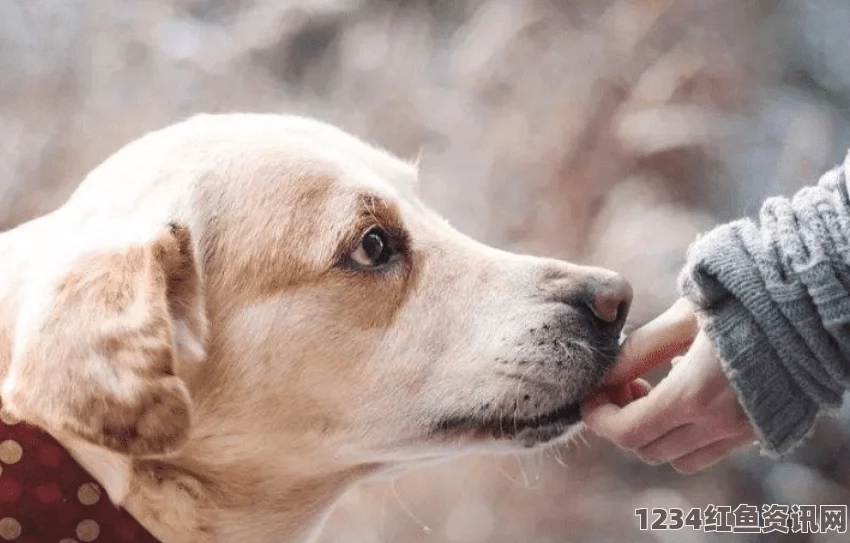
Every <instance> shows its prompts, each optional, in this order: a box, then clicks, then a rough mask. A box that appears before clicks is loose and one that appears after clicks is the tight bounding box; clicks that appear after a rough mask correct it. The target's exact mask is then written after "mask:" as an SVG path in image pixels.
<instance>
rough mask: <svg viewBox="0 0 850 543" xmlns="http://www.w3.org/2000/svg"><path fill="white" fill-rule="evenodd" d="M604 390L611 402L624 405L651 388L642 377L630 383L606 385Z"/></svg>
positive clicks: (641, 396) (643, 394)
mask: <svg viewBox="0 0 850 543" xmlns="http://www.w3.org/2000/svg"><path fill="white" fill-rule="evenodd" d="M605 390H606V393H607V394H608V398H609V399H610V401H611V403H613V404H616V405H618V406H620V407H625V406H627V405H629V404H630V403H632V402H633V401H635V400H637V399H640V398H643V397H644V396H646V395H647V394H649V391H650V390H652V385H650V384H649V383H648V382H647V381H646V380H644V379H635V380H634V381H632V382H631V383H623V384H621V385H614V386H612V387H607V388H606V389H605Z"/></svg>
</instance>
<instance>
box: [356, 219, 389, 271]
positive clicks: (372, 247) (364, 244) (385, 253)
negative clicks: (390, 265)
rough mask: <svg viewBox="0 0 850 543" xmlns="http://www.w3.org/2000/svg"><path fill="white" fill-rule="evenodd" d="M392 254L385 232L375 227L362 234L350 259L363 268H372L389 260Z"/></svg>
mask: <svg viewBox="0 0 850 543" xmlns="http://www.w3.org/2000/svg"><path fill="white" fill-rule="evenodd" d="M394 254H395V251H394V250H393V248H392V247H391V246H390V238H389V236H388V235H387V233H386V232H385V231H384V230H383V229H382V228H379V227H375V228H372V229H371V230H369V231H367V232H366V233H365V234H363V238H361V240H360V243H359V244H358V245H357V248H356V249H354V252H353V253H351V260H353V261H354V262H355V263H357V264H358V265H359V266H363V267H364V268H374V267H375V266H381V265H383V264H386V263H387V262H389V261H390V258H392V256H393V255H394Z"/></svg>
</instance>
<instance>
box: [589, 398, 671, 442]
mask: <svg viewBox="0 0 850 543" xmlns="http://www.w3.org/2000/svg"><path fill="white" fill-rule="evenodd" d="M582 418H583V419H584V422H585V423H586V424H587V427H588V428H590V430H591V431H592V432H593V433H595V434H597V435H599V436H601V437H603V438H605V439H607V440H609V441H612V442H613V443H615V444H617V445H619V446H620V447H624V448H626V449H632V450H637V449H640V448H641V447H644V446H645V445H647V444H648V443H651V442H652V441H654V440H655V439H658V438H659V437H660V436H662V435H664V434H666V433H667V432H669V431H670V430H672V429H673V428H675V427H676V426H678V425H679V424H681V421H679V420H678V415H677V414H676V413H674V412H671V409H670V402H669V400H667V397H666V395H663V394H662V393H660V392H659V389H657V388H656V389H653V390H651V391H650V392H649V393H648V394H647V395H646V396H644V397H643V398H640V399H637V400H635V401H633V402H632V403H630V404H628V405H627V406H625V407H619V406H617V405H615V404H614V403H610V402H609V403H597V402H592V403H589V404H582Z"/></svg>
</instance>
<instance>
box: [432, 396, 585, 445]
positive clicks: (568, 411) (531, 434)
mask: <svg viewBox="0 0 850 543" xmlns="http://www.w3.org/2000/svg"><path fill="white" fill-rule="evenodd" d="M580 423H581V410H580V407H579V404H578V403H569V404H566V405H563V406H561V407H558V408H557V409H554V410H552V411H550V412H548V413H543V414H540V415H537V416H535V417H530V418H514V417H507V416H502V417H492V418H486V417H484V418H482V417H481V416H480V415H479V416H477V417H450V418H445V419H442V420H441V421H440V422H439V423H438V424H437V427H436V429H435V433H436V434H441V435H443V436H446V437H449V436H454V437H466V438H472V439H474V440H476V441H488V440H493V441H500V442H510V443H512V444H516V445H520V446H523V447H527V448H530V447H534V446H536V445H541V444H544V443H549V442H551V441H553V440H555V439H557V438H559V437H561V436H563V435H565V434H567V433H568V432H569V430H570V429H572V428H574V427H577V426H578V425H579V424H580Z"/></svg>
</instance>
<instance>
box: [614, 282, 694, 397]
mask: <svg viewBox="0 0 850 543" xmlns="http://www.w3.org/2000/svg"><path fill="white" fill-rule="evenodd" d="M697 332H699V324H698V323H697V317H696V313H695V312H694V308H693V304H691V303H690V302H689V301H688V300H685V299H684V298H682V299H680V300H679V301H677V302H676V303H675V304H673V305H672V306H670V308H669V309H668V310H667V311H665V312H664V313H662V314H661V315H659V316H658V317H656V318H655V319H653V320H652V321H650V322H649V323H647V324H645V325H644V326H642V327H640V328H638V329H637V330H635V331H634V332H632V333H631V334H630V335H629V337H628V338H627V339H626V342H625V343H624V344H623V350H622V352H621V353H620V356H619V359H618V361H617V364H616V365H615V366H614V367H613V368H612V369H611V371H610V372H609V373H608V375H606V376H605V379H603V383H604V384H607V385H613V384H619V383H625V382H628V381H632V380H634V379H635V378H636V377H639V376H641V375H643V374H644V373H646V372H647V371H649V370H651V369H652V368H654V367H656V366H658V365H659V364H662V363H664V362H666V361H668V360H670V359H671V358H673V357H674V356H676V355H677V354H680V353H682V352H684V351H685V350H686V349H687V348H688V346H689V345H690V344H691V342H692V341H693V339H694V337H695V336H696V335H697Z"/></svg>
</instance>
